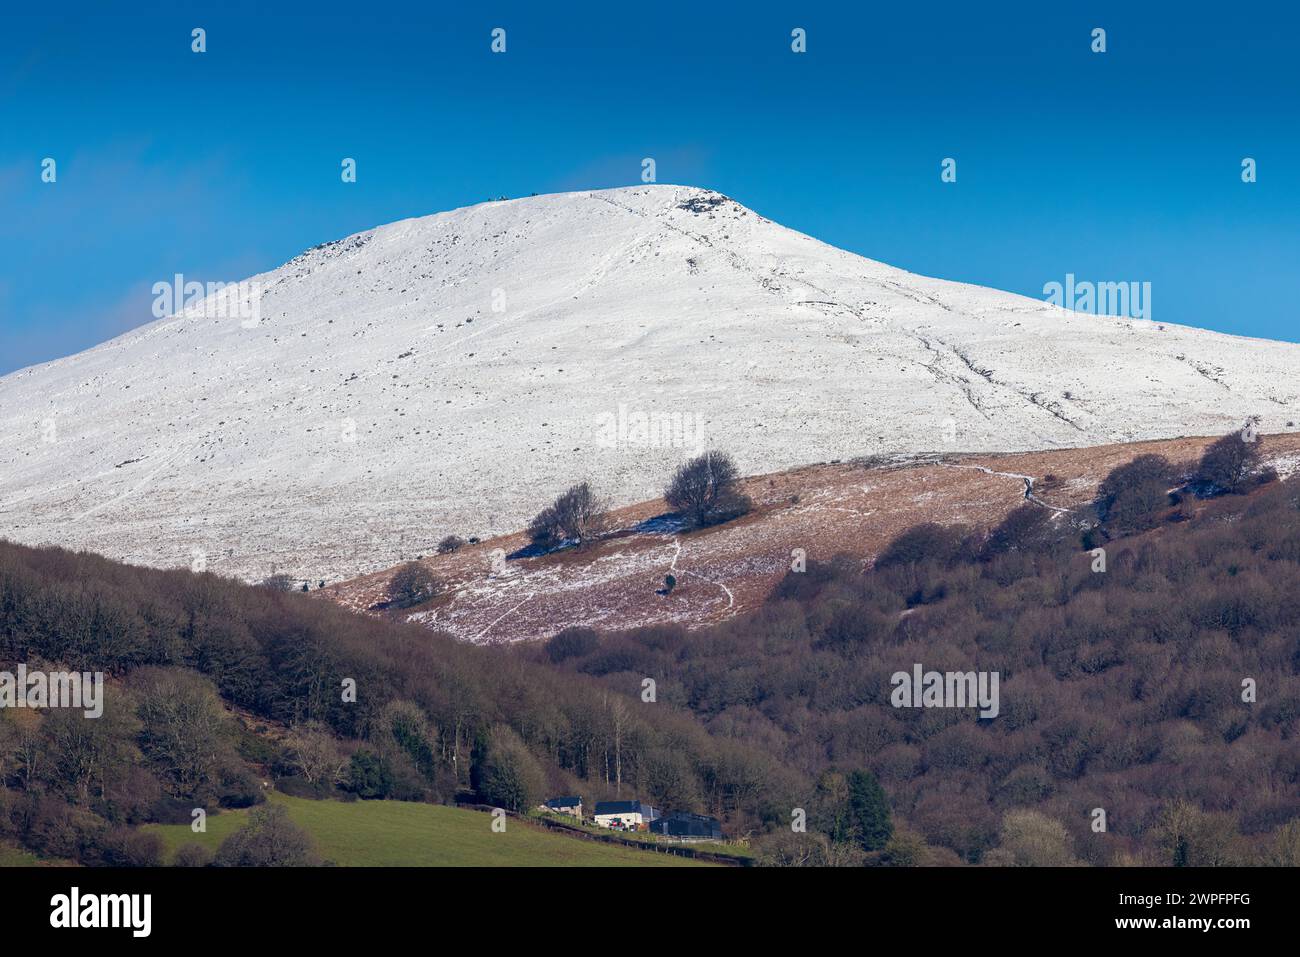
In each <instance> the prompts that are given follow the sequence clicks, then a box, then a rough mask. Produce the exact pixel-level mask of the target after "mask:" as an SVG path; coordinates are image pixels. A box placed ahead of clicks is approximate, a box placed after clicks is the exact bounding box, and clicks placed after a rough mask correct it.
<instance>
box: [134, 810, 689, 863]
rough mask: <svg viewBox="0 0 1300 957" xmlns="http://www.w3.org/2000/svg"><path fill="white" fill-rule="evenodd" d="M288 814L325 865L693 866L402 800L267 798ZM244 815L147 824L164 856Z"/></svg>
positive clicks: (213, 836) (211, 842) (213, 842)
mask: <svg viewBox="0 0 1300 957" xmlns="http://www.w3.org/2000/svg"><path fill="white" fill-rule="evenodd" d="M271 800H272V801H275V802H276V803H278V804H283V805H284V806H285V807H286V808H287V809H288V811H289V817H290V818H291V819H292V820H293V821H294V823H296V824H298V825H299V826H300V827H302V828H303V829H304V830H306V831H307V832H308V833H310V834H311V835H312V837H313V838H314V839H315V842H316V851H317V853H318V854H319V855H320V856H321V857H322V858H323V859H325V860H328V861H332V862H334V863H335V864H338V865H340V866H350V867H550V866H556V867H656V866H658V867H682V866H686V867H692V866H694V867H699V866H702V865H701V863H700V862H698V861H692V860H689V859H687V858H683V857H677V856H675V855H671V854H657V853H652V852H649V851H637V850H632V849H630V848H624V847H616V846H611V845H608V844H600V843H598V842H596V841H586V840H582V839H580V838H574V837H565V836H563V835H560V834H555V833H552V832H550V831H544V830H542V829H541V828H539V827H537V826H535V825H531V824H527V823H524V822H523V821H520V820H517V819H515V818H510V819H509V821H508V823H507V824H506V830H505V832H504V833H500V834H498V833H494V832H493V831H492V828H491V821H492V819H491V816H490V815H488V814H485V813H483V812H480V811H467V810H462V809H460V808H453V807H444V806H442V805H438V804H414V803H408V802H404V801H354V802H350V803H344V802H341V801H309V800H306V799H303V798H294V797H288V796H286V795H283V794H273V795H272V796H271ZM247 816H248V812H247V811H224V812H222V813H221V814H210V815H208V821H207V832H206V833H204V834H195V833H194V832H193V831H191V830H190V826H189V825H188V824H168V825H162V824H149V825H146V826H145V827H144V828H143V829H144V830H147V831H153V832H155V833H157V834H159V835H161V837H162V839H163V843H164V845H165V851H164V859H165V860H168V861H170V859H171V856H172V854H174V853H175V852H176V849H177V848H179V847H180V846H181V845H182V844H202V845H204V846H205V847H207V848H209V849H211V850H213V851H215V850H216V849H217V845H219V844H220V843H221V842H222V840H223V839H225V838H226V837H227V836H228V835H229V834H231V833H232V832H233V831H235V830H236V829H237V828H239V827H241V826H242V825H243V823H244V821H245V819H246V818H247Z"/></svg>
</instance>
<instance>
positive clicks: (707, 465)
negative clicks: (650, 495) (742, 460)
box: [664, 449, 750, 526]
mask: <svg viewBox="0 0 1300 957" xmlns="http://www.w3.org/2000/svg"><path fill="white" fill-rule="evenodd" d="M739 477H740V472H739V470H738V469H737V468H736V463H735V462H733V461H732V459H731V456H730V455H728V454H727V453H726V452H719V451H717V450H716V449H714V450H710V451H708V452H705V453H703V454H702V455H698V456H696V457H695V458H693V459H691V460H690V461H689V462H686V463H685V464H683V465H680V466H678V467H677V471H676V472H674V473H673V477H672V480H671V481H670V482H669V483H668V487H667V488H666V489H665V490H664V501H666V502H667V503H668V505H669V506H670V507H672V508H674V509H676V510H677V511H678V512H681V513H682V514H684V515H686V517H687V518H688V519H689V520H690V521H691V523H692V524H694V525H697V526H703V525H715V524H717V523H718V522H725V521H727V520H728V519H731V518H735V517H736V516H738V515H743V514H745V513H746V512H748V511H749V509H750V501H749V499H748V498H746V497H745V496H744V495H742V494H741V493H740V492H739V491H738V490H737V489H736V481H737V479H739Z"/></svg>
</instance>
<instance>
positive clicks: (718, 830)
mask: <svg viewBox="0 0 1300 957" xmlns="http://www.w3.org/2000/svg"><path fill="white" fill-rule="evenodd" d="M650 830H651V831H653V832H654V833H655V834H662V835H664V836H665V837H681V838H696V839H700V840H713V841H720V840H722V824H721V823H720V822H719V821H718V819H717V818H716V817H708V816H707V815H704V814H687V813H686V812H684V811H679V812H676V813H674V814H669V815H668V816H667V817H661V818H659V819H658V820H655V821H652V822H651V824H650Z"/></svg>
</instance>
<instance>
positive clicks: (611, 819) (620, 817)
mask: <svg viewBox="0 0 1300 957" xmlns="http://www.w3.org/2000/svg"><path fill="white" fill-rule="evenodd" d="M658 818H659V811H658V810H657V809H656V808H652V807H651V806H650V805H649V804H642V803H641V802H640V801H597V802H596V811H595V815H594V820H595V822H596V823H597V824H598V825H600V826H601V827H612V828H614V829H616V830H620V831H644V830H645V829H646V828H647V827H648V826H649V825H650V822H651V821H655V820H658Z"/></svg>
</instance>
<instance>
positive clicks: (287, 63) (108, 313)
mask: <svg viewBox="0 0 1300 957" xmlns="http://www.w3.org/2000/svg"><path fill="white" fill-rule="evenodd" d="M271 6H272V5H271V4H266V3H245V2H238V0H236V2H231V0H223V2H220V3H217V2H213V3H184V2H169V3H158V4H154V3H148V2H136V3H132V4H129V5H127V4H111V5H110V4H102V3H96V4H77V3H71V4H62V5H39V6H38V5H35V4H28V5H25V6H24V7H22V8H15V7H11V8H10V9H8V10H6V11H5V13H4V14H3V22H4V30H3V31H2V32H0V262H2V263H3V264H4V266H3V268H2V269H0V373H3V372H7V371H11V370H13V369H16V368H20V367H22V366H25V365H29V364H32V363H35V362H40V361H44V360H46V359H51V358H56V357H58V356H61V355H66V354H68V353H71V352H75V351H78V350H80V349H83V348H86V347H89V346H91V345H93V344H95V343H97V342H100V341H103V340H105V339H107V338H110V337H112V336H114V335H117V334H119V333H121V332H122V331H125V330H126V329H129V328H131V327H132V326H135V325H138V324H140V323H142V322H146V321H149V320H151V319H152V316H151V314H150V306H151V302H152V295H151V294H150V287H151V286H152V284H153V283H154V282H156V281H159V280H165V279H168V278H170V277H171V276H172V275H173V274H174V273H177V272H180V273H183V274H184V275H185V276H186V278H187V279H198V280H201V281H208V280H222V281H230V280H235V279H239V278H243V277H246V276H248V275H251V274H253V273H255V272H259V271H262V270H265V269H269V268H273V267H275V266H277V265H279V264H280V263H282V262H284V261H285V260H287V259H289V258H291V257H293V256H294V255H296V254H297V253H299V252H301V251H302V250H304V249H306V248H308V247H310V246H314V245H316V244H318V243H321V242H324V241H327V240H330V239H336V238H339V237H341V236H345V235H347V234H349V233H352V232H356V231H358V230H361V229H366V228H369V227H372V226H375V225H379V224H381V223H385V222H390V221H392V220H396V219H401V218H405V217H408V216H415V215H423V214H427V213H431V212H437V211H439V210H443V209H451V208H455V207H457V206H464V205H468V204H471V203H476V202H481V201H483V200H485V199H488V198H490V197H495V196H499V195H508V196H520V195H527V194H528V193H532V192H553V191H559V190H571V189H586V188H597V187H606V186H618V185H629V184H633V183H637V182H639V178H640V169H641V167H640V161H641V158H642V157H645V156H652V157H654V158H655V159H656V162H657V171H658V180H659V182H664V183H686V184H691V185H700V186H707V187H711V188H715V189H718V190H721V191H722V192H724V193H727V194H728V195H731V196H733V197H735V198H736V199H737V200H739V201H740V202H742V203H744V204H745V205H747V206H750V207H752V208H754V209H756V210H757V211H759V212H761V213H762V214H764V215H766V216H768V217H770V218H772V219H775V220H777V221H778V222H781V223H783V224H785V225H787V226H790V227H792V228H795V229H799V230H802V231H804V232H807V233H810V234H812V235H814V236H816V237H817V238H819V239H822V240H825V241H827V242H830V243H833V244H835V245H837V246H842V247H844V248H847V249H851V250H853V251H855V252H858V253H861V254H863V255H865V256H869V257H871V258H874V259H879V260H882V261H885V262H888V263H891V264H894V265H898V266H902V267H904V268H907V269H911V270H913V271H916V272H920V273H925V274H928V275H935V276H942V277H944V278H950V279H958V280H962V281H967V282H975V283H980V284H984V285H989V286H995V287H998V288H1003V289H1009V290H1012V291H1015V292H1019V293H1023V294H1026V295H1031V296H1035V297H1042V289H1043V285H1044V283H1047V282H1051V281H1053V280H1057V281H1062V280H1063V279H1064V277H1065V274H1066V273H1074V274H1075V275H1076V276H1077V277H1078V278H1079V279H1081V280H1089V279H1091V280H1103V281H1123V280H1133V281H1146V282H1150V283H1151V284H1152V306H1153V313H1152V318H1154V319H1156V320H1157V321H1165V322H1181V323H1187V324H1190V325H1197V326H1204V327H1207V328H1211V329H1218V330H1222V331H1225V332H1232V333H1237V334H1241V335H1252V336H1264V337H1272V338H1281V339H1288V340H1292V341H1297V340H1300V332H1298V330H1300V325H1298V324H1297V319H1298V318H1300V317H1298V315H1297V306H1296V304H1297V302H1300V268H1298V267H1297V264H1298V263H1300V149H1298V147H1300V122H1297V120H1300V115H1298V114H1300V106H1298V104H1300V68H1297V62H1296V55H1295V52H1294V48H1295V42H1296V37H1297V35H1298V34H1300V13H1297V12H1295V8H1294V5H1293V4H1283V3H1256V4H1248V5H1240V6H1237V7H1228V6H1225V5H1222V4H1219V5H1210V4H1204V5H1198V4H1195V3H1186V2H1183V3H1134V2H1131V0H1130V2H1127V3H1085V2H1053V3H1044V2H1042V0H1037V2H1033V3H1027V2H1026V3H1020V2H1004V3H999V4H983V3H978V4H977V3H962V4H955V3H954V4H946V3H943V2H932V3H924V4H890V5H877V4H851V5H850V4H817V3H811V4H810V3H783V4H777V3H763V2H751V3H735V4H702V3H675V2H671V0H664V2H656V3H653V4H644V5H639V4H607V3H604V4H590V5H585V4H571V5H564V9H563V10H561V9H558V8H559V7H560V6H561V5H558V4H540V3H536V2H530V3H519V4H496V5H491V4H488V5H483V6H479V5H468V4H467V5H463V6H464V7H466V8H470V7H473V9H463V10H451V9H442V8H441V5H439V4H433V3H428V2H423V3H419V4H414V3H413V4H405V3H400V4H399V3H388V2H381V3H371V4H356V3H346V4H335V3H331V2H328V0H325V2H321V0H318V2H314V3H310V4H288V3H286V4H275V5H274V6H275V7H276V9H274V10H272V9H268V8H269V7H271ZM498 26H499V27H503V28H505V29H506V31H507V52H506V53H505V54H504V55H494V54H492V53H491V52H490V49H489V44H490V32H491V30H492V28H494V27H498ZM194 27H203V28H204V29H206V31H207V43H208V51H207V52H206V53H203V54H195V53H192V52H191V50H190V42H191V41H190V31H191V29H192V28H194ZM794 27H802V28H804V29H805V30H806V31H807V36H808V52H807V53H806V54H802V55H796V54H794V53H792V52H791V50H790V31H791V30H792V29H793V28H794ZM1094 27H1104V28H1105V29H1106V31H1107V52H1106V53H1104V54H1094V53H1092V52H1091V50H1090V42H1091V39H1090V33H1091V30H1092V29H1093V28H1094ZM1247 156H1249V157H1253V158H1255V159H1256V160H1257V162H1258V182H1256V183H1254V184H1249V185H1247V184H1244V183H1242V181H1241V175H1240V174H1241V161H1242V158H1243V157H1247ZM45 157H53V158H54V159H55V160H56V161H57V163H58V167H57V169H58V180H57V182H56V183H53V184H47V183H42V182H41V161H42V160H43V159H44V158H45ZM343 157H354V158H355V159H356V160H357V164H358V180H357V182H356V183H355V184H344V183H343V182H342V181H341V179H340V176H339V164H340V161H341V159H342V158H343ZM944 157H953V158H955V159H956V160H957V164H958V166H957V172H958V176H957V182H956V183H954V184H944V183H942V182H941V181H940V176H939V172H940V162H941V160H942V159H943V158H944Z"/></svg>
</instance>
